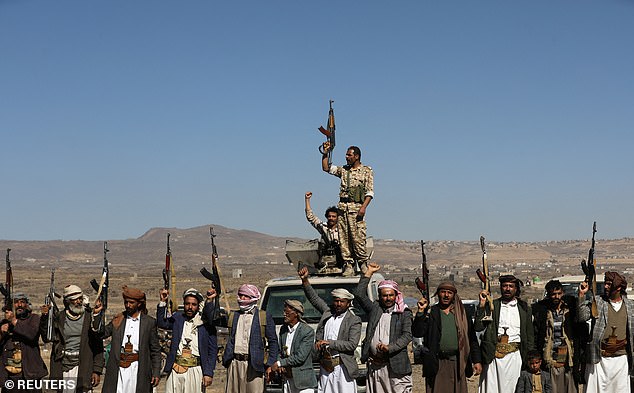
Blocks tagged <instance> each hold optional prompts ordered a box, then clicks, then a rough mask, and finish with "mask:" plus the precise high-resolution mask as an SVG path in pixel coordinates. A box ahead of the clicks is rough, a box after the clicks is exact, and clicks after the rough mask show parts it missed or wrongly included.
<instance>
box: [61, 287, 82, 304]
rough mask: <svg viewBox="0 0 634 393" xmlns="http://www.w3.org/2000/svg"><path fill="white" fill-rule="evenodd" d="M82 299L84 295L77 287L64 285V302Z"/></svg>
mask: <svg viewBox="0 0 634 393" xmlns="http://www.w3.org/2000/svg"><path fill="white" fill-rule="evenodd" d="M80 297H81V298H83V297H84V293H83V292H82V290H81V288H80V287H78V286H77V285H72V284H71V285H66V286H65V287H64V300H76V299H79V298H80Z"/></svg>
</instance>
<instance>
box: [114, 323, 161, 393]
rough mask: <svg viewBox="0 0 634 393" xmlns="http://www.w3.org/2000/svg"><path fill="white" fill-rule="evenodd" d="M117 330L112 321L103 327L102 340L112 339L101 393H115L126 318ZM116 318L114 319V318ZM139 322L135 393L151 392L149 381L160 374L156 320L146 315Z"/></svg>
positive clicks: (159, 350)
mask: <svg viewBox="0 0 634 393" xmlns="http://www.w3.org/2000/svg"><path fill="white" fill-rule="evenodd" d="M123 315H124V316H123V320H122V321H121V324H120V325H119V327H118V328H115V327H114V326H113V324H112V321H111V322H110V323H109V324H108V325H106V326H105V330H104V338H107V337H112V341H111V346H110V348H111V349H110V356H109V357H108V363H107V364H106V376H105V378H104V380H103V389H102V393H116V391H117V381H118V375H119V355H120V353H121V347H122V343H124V342H127V339H126V340H125V341H124V337H123V336H124V333H125V324H126V317H125V313H124V314H123ZM115 318H116V317H115ZM140 318H141V320H140V322H139V324H140V329H139V371H138V373H137V384H136V393H148V392H151V391H152V384H151V379H152V377H158V376H160V374H161V347H160V345H159V340H158V332H157V330H156V319H154V317H151V316H149V315H147V314H141V316H140Z"/></svg>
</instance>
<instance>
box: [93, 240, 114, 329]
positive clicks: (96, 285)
mask: <svg viewBox="0 0 634 393" xmlns="http://www.w3.org/2000/svg"><path fill="white" fill-rule="evenodd" d="M109 252H110V250H109V249H108V242H103V267H102V269H101V280H100V281H99V282H97V280H95V279H94V278H93V279H92V280H90V285H91V286H92V288H93V289H94V290H95V291H97V299H99V300H100V301H101V305H102V306H103V309H102V310H101V311H102V313H103V314H102V315H104V316H105V314H106V309H107V308H108V288H109V287H110V277H109V275H110V273H109V270H108V253H109ZM101 320H102V322H103V318H102V319H101Z"/></svg>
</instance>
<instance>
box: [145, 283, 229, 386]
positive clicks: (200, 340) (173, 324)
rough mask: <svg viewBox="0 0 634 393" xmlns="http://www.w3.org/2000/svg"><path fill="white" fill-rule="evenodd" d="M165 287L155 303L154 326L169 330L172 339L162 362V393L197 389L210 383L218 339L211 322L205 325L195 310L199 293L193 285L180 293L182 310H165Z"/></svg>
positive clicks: (200, 299)
mask: <svg viewBox="0 0 634 393" xmlns="http://www.w3.org/2000/svg"><path fill="white" fill-rule="evenodd" d="M168 296H169V291H168V290H167V289H161V291H160V299H161V301H160V302H159V304H158V306H157V307H156V320H157V324H158V327H159V328H161V329H165V330H169V331H172V343H171V347H170V351H169V353H168V355H167V360H166V362H165V368H164V372H165V373H167V375H168V377H167V381H166V384H165V392H166V393H199V392H200V391H201V389H203V388H204V387H208V386H210V385H211V383H212V381H213V376H214V370H215V368H216V358H217V356H218V339H217V336H216V331H215V328H214V327H213V326H209V325H205V324H204V323H203V319H202V317H201V315H200V313H199V312H198V311H199V310H200V303H201V302H202V301H203V295H202V294H201V293H200V292H199V291H198V290H196V288H189V289H188V290H186V291H185V292H184V293H183V311H176V312H175V313H174V314H172V315H169V314H168V313H167V312H166V311H167V310H166V309H167V302H168Z"/></svg>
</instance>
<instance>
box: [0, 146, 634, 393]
mask: <svg viewBox="0 0 634 393" xmlns="http://www.w3.org/2000/svg"><path fill="white" fill-rule="evenodd" d="M324 146H325V148H324V150H323V152H322V153H323V157H322V169H323V170H324V171H326V172H328V173H330V174H332V175H334V176H337V177H338V178H340V194H339V197H340V199H339V203H338V205H337V206H336V207H332V208H329V209H328V210H327V211H326V214H325V218H326V220H325V221H322V220H320V219H319V218H317V217H316V216H315V214H313V212H312V209H311V206H310V199H311V196H312V193H310V192H308V193H306V195H305V207H306V218H307V219H308V221H309V222H310V223H311V224H312V225H313V226H314V227H315V228H316V229H317V230H318V231H319V232H320V234H321V240H322V243H323V247H322V249H321V252H322V256H324V257H325V258H323V260H321V262H320V264H319V265H318V266H316V267H313V266H311V267H310V269H311V271H310V272H309V267H307V266H301V267H300V268H299V270H298V276H299V278H300V279H301V282H302V284H303V285H302V287H303V290H304V293H305V300H307V302H309V303H310V304H311V305H312V306H313V307H314V308H315V309H316V310H318V311H319V312H321V313H322V316H321V319H320V320H319V323H318V324H317V327H316V328H315V329H313V327H311V326H309V325H308V324H307V323H306V322H305V321H304V318H303V316H304V312H305V309H304V304H305V303H303V302H301V301H299V300H296V299H288V300H286V301H285V302H284V323H283V325H282V326H281V328H280V329H279V332H277V331H276V326H275V323H274V321H273V318H272V316H271V315H270V314H269V313H267V312H266V311H264V310H260V309H259V308H258V301H259V299H260V291H259V289H258V288H257V287H256V286H255V285H252V284H243V285H241V286H240V287H239V289H238V291H237V299H236V300H237V304H238V306H239V309H238V310H235V311H232V312H230V314H229V317H228V323H227V325H228V327H229V335H228V339H227V343H226V345H225V348H224V353H223V356H222V365H223V366H224V367H225V368H226V369H227V377H226V382H225V387H224V389H225V391H226V392H238V393H242V392H244V393H261V392H263V391H264V390H265V387H266V385H267V382H268V381H279V383H281V384H282V386H283V391H284V392H287V393H297V392H302V393H305V392H314V391H315V390H317V391H319V392H329V393H330V392H356V391H357V388H358V386H357V380H358V379H360V378H361V379H363V377H365V387H366V389H367V391H368V392H370V393H381V392H395V393H396V392H411V391H413V390H414V388H413V381H412V361H411V358H410V354H409V353H408V348H409V347H410V343H411V342H412V337H414V338H418V339H420V340H421V341H422V346H419V347H417V349H418V350H417V351H416V353H415V354H414V358H415V359H417V360H419V362H420V363H422V366H421V367H420V368H421V369H422V374H423V376H424V378H425V379H424V380H425V389H426V391H427V392H428V393H432V392H433V393H445V392H453V393H466V392H467V391H468V388H467V379H468V378H469V379H471V378H474V377H475V376H479V391H480V392H482V393H509V392H522V393H529V392H544V393H549V392H554V393H572V392H577V391H579V389H580V385H583V389H584V390H585V392H588V393H594V392H610V393H611V392H620V393H626V392H630V375H631V374H632V370H633V366H634V362H633V361H632V344H634V336H633V335H634V302H632V301H631V300H629V299H628V298H627V296H626V294H625V289H626V287H627V283H626V280H625V278H624V277H623V276H622V275H620V274H619V273H616V272H608V273H606V274H605V280H604V292H603V296H596V297H594V299H593V300H594V301H592V299H591V300H587V299H586V297H587V296H586V293H587V292H588V289H589V288H588V287H589V286H588V284H587V283H586V282H582V283H580V285H579V291H578V296H576V297H575V296H564V294H563V288H562V285H561V283H560V282H559V281H550V282H548V284H547V285H546V296H545V298H544V299H543V300H541V301H539V302H537V303H535V304H534V305H532V307H531V306H530V305H528V304H527V303H526V302H525V301H524V300H522V299H521V296H520V295H521V289H522V282H521V281H520V280H519V279H517V278H516V277H514V276H512V275H504V276H501V277H499V282H500V287H499V291H500V297H499V298H496V299H495V300H493V301H492V302H489V300H490V296H491V295H492V294H489V293H488V292H487V291H482V292H481V293H480V297H479V300H480V302H479V307H478V308H477V311H476V313H475V318H474V319H473V320H472V319H471V318H470V317H468V316H467V314H466V312H465V308H464V306H463V303H462V301H461V299H460V296H459V294H458V289H457V288H456V286H455V285H454V283H452V282H443V283H441V284H440V285H438V287H437V289H436V292H435V297H437V299H438V301H437V303H436V304H433V305H430V304H429V301H428V300H427V298H426V297H423V298H421V299H420V300H419V301H418V304H417V310H416V313H415V315H414V314H413V313H412V311H411V310H410V309H409V308H408V306H407V305H406V304H405V302H404V300H403V295H402V293H401V291H399V287H398V284H397V283H396V282H394V281H391V280H382V281H380V282H379V283H378V286H377V287H378V296H377V299H376V300H371V299H370V298H369V297H368V285H369V282H370V280H371V278H372V275H373V274H374V273H375V272H377V271H379V270H380V266H379V265H378V264H377V263H373V262H369V259H370V258H369V256H368V252H367V250H366V233H365V232H366V225H365V213H366V209H367V208H368V205H369V203H370V201H371V200H372V198H373V197H374V192H373V191H374V187H373V172H372V169H371V168H370V167H368V166H365V165H362V164H361V151H360V149H359V148H358V147H355V146H351V147H350V148H348V150H347V152H346V162H347V164H346V165H344V166H335V165H331V163H330V162H329V161H330V160H329V158H328V153H329V149H328V146H327V144H324ZM329 257H332V258H330V259H329ZM332 266H338V267H339V268H340V269H341V272H342V273H343V275H345V276H353V275H359V276H360V277H359V282H358V285H357V288H356V291H354V293H351V292H350V291H348V290H346V289H344V288H337V289H334V290H333V291H332V293H331V295H332V297H331V299H332V301H331V304H327V302H326V300H324V299H322V298H321V297H320V296H319V295H318V294H317V292H316V291H315V290H314V289H313V288H312V286H311V283H310V274H311V273H315V272H314V271H313V270H314V269H316V270H318V271H317V272H316V273H317V274H318V273H319V270H324V269H328V268H331V267H332ZM203 293H204V294H203ZM159 297H160V302H159V304H158V306H157V311H156V318H155V317H153V316H151V315H150V314H149V313H148V310H147V308H146V301H147V298H146V294H145V293H144V292H142V291H141V290H139V289H135V288H130V287H127V286H124V287H123V299H122V300H123V311H122V312H120V313H118V314H116V315H115V316H114V318H112V320H110V321H105V320H104V319H105V317H104V312H103V311H104V310H103V307H102V305H101V304H100V303H99V301H97V302H96V304H95V307H94V308H91V307H90V305H89V304H88V302H87V301H86V296H85V295H84V292H83V290H82V289H81V288H80V287H79V286H77V285H68V286H66V287H65V288H64V291H63V301H64V308H63V309H62V310H59V311H58V312H57V313H53V312H52V311H53V310H52V309H51V307H49V306H46V305H45V306H43V307H42V308H41V315H37V314H36V313H34V312H33V309H32V306H31V303H30V301H29V298H28V297H27V296H26V295H24V294H19V293H15V294H14V296H13V307H12V308H11V309H5V315H4V319H3V320H2V322H0V349H1V360H2V368H1V369H0V383H1V384H2V391H3V392H5V391H21V390H27V391H28V390H29V389H30V391H39V389H41V385H40V386H27V385H24V384H22V385H20V384H19V382H20V381H38V380H42V379H43V378H45V377H46V376H47V375H48V379H49V380H53V381H58V382H60V381H73V382H74V383H72V384H69V383H66V384H58V386H57V387H53V390H56V391H60V392H90V391H92V390H93V389H94V388H95V387H97V386H99V385H100V384H101V391H102V392H107V393H109V392H112V393H114V392H117V393H123V392H125V393H134V392H136V393H142V392H152V391H153V390H155V389H156V387H157V386H158V384H159V380H160V378H161V376H164V375H166V376H167V377H166V383H165V391H166V392H168V393H171V392H183V393H193V392H201V391H204V390H205V388H206V387H209V386H210V385H211V384H212V382H213V376H214V370H215V367H216V360H217V353H218V345H217V326H216V324H215V322H214V321H215V320H216V318H214V315H216V314H215V313H216V312H217V307H218V303H217V302H216V301H214V300H215V298H216V297H217V294H216V292H215V290H214V289H213V288H212V289H209V290H204V291H202V292H201V291H198V290H197V289H195V288H190V289H188V290H186V291H185V292H184V293H183V294H182V299H183V310H182V311H175V312H173V313H172V312H170V308H169V307H168V305H167V303H168V293H167V291H166V290H161V291H160V293H159ZM588 297H589V296H588ZM593 303H594V304H593ZM353 304H354V305H355V306H356V307H359V308H361V309H363V310H364V312H365V314H366V315H367V317H368V321H367V326H366V327H365V339H364V340H363V342H362V345H361V351H360V359H357V355H358V354H357V353H356V352H355V350H356V349H357V346H358V345H359V342H360V338H361V334H362V321H361V318H360V317H359V316H358V315H355V313H354V312H353V309H352V305H353ZM49 318H53V334H52V336H51V337H47V338H49V339H50V341H52V343H53V346H52V352H51V356H50V364H49V367H48V368H47V366H46V365H45V363H44V361H43V359H42V357H41V355H40V349H39V338H40V337H46V335H45V334H44V331H45V330H46V327H47V326H48V319H49ZM590 327H591V329H590ZM158 328H162V329H168V330H171V331H172V340H171V346H170V348H169V353H168V354H167V358H166V360H165V361H164V362H162V359H161V353H160V351H161V348H160V345H159V337H158V333H157V329H158ZM478 336H479V337H478ZM106 338H110V340H111V341H110V343H111V344H110V350H109V352H108V354H107V355H106V353H105V352H104V339H106ZM314 364H319V366H318V368H319V371H318V373H316V372H315V370H314V368H313V365H314ZM358 364H366V365H367V372H366V373H365V375H360V370H359V368H358ZM49 387H51V386H50V385H49ZM12 388H13V389H12ZM422 389H423V388H422V386H421V387H420V391H422Z"/></svg>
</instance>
